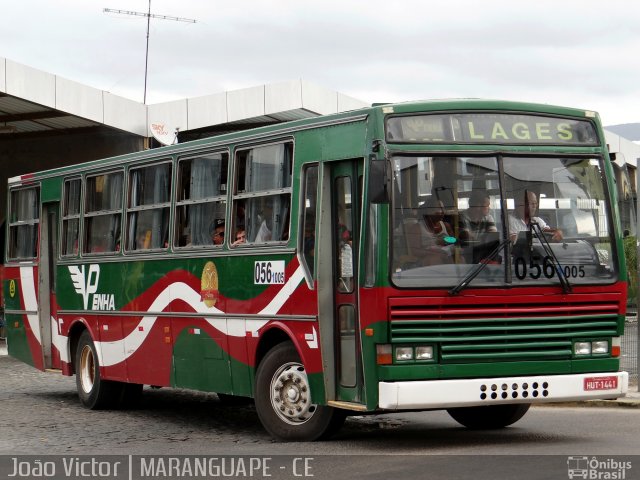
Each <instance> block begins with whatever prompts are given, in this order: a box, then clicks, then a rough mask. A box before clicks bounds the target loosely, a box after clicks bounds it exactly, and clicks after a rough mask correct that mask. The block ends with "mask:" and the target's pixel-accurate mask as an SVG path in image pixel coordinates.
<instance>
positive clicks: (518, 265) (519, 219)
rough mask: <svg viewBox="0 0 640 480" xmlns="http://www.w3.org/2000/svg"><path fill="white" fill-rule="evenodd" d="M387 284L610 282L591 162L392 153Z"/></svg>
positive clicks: (607, 227) (608, 236)
mask: <svg viewBox="0 0 640 480" xmlns="http://www.w3.org/2000/svg"><path fill="white" fill-rule="evenodd" d="M392 165H393V199H392V207H393V208H392V227H391V228H392V235H391V236H392V242H391V243H392V249H391V258H392V263H391V279H392V282H393V283H394V284H395V285H396V286H398V287H407V288H420V287H432V288H434V287H440V288H450V287H452V286H455V285H458V284H459V283H460V282H461V281H463V280H464V279H465V278H467V277H468V276H469V275H470V273H471V272H472V271H474V270H475V269H476V268H477V266H478V265H479V264H485V265H484V267H483V268H481V269H478V270H480V272H479V273H478V274H477V276H475V277H474V279H473V282H472V285H471V286H472V287H483V286H484V287H489V286H490V287H500V286H504V285H506V284H511V285H516V286H518V285H523V286H524V285H527V286H538V285H539V286H550V285H560V284H562V283H567V282H568V284H570V285H587V284H602V283H610V282H611V281H613V280H614V278H615V273H616V272H615V267H614V265H615V262H614V252H615V250H614V247H613V236H612V233H613V232H612V225H611V223H612V222H611V216H610V205H609V202H608V200H607V192H606V186H605V182H604V174H603V166H602V159H601V158H593V157H575V156H567V157H559V156H515V155H514V156H482V157H480V156H478V157H451V156H415V155H395V156H393V157H392Z"/></svg>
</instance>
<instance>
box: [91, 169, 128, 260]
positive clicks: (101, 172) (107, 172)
mask: <svg viewBox="0 0 640 480" xmlns="http://www.w3.org/2000/svg"><path fill="white" fill-rule="evenodd" d="M115 173H120V174H121V175H122V185H121V187H120V188H121V189H122V195H121V202H120V209H119V210H117V209H112V210H95V211H91V212H88V208H87V202H88V201H89V196H88V182H89V179H90V178H94V177H99V176H102V175H111V174H115ZM125 173H126V172H125V168H124V167H120V168H110V169H106V170H98V171H96V172H94V173H90V174H86V175H85V176H84V188H83V189H82V193H83V194H84V198H83V201H82V239H81V242H80V243H81V245H82V248H81V249H79V252H80V256H81V257H104V256H111V255H119V254H120V252H122V233H123V221H124V195H125V193H126V190H125V188H126V175H125ZM118 213H120V251H118V250H117V249H116V250H110V251H106V252H85V251H84V248H85V245H86V243H87V238H86V236H85V235H86V231H87V229H86V221H87V219H88V218H95V217H99V216H106V215H117V214H118ZM116 244H117V243H116Z"/></svg>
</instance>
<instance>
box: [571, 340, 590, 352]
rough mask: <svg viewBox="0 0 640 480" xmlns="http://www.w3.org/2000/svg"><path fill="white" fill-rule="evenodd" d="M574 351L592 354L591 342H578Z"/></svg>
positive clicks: (574, 346) (574, 345)
mask: <svg viewBox="0 0 640 480" xmlns="http://www.w3.org/2000/svg"><path fill="white" fill-rule="evenodd" d="M573 351H574V352H575V354H576V355H591V342H576V343H574V344H573Z"/></svg>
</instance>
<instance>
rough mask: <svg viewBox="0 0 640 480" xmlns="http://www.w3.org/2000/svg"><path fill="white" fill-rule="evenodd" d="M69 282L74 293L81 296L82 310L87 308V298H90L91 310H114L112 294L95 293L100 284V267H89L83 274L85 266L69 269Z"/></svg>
mask: <svg viewBox="0 0 640 480" xmlns="http://www.w3.org/2000/svg"><path fill="white" fill-rule="evenodd" d="M69 273H70V274H71V281H72V282H73V288H75V290H76V293H77V294H79V295H82V301H83V304H84V309H85V310H87V309H88V308H89V296H90V295H91V296H92V297H91V298H92V303H91V310H115V309H116V307H115V298H114V295H113V294H112V293H97V291H98V283H99V282H100V265H95V264H92V265H89V268H88V271H87V272H86V273H85V265H81V266H77V265H72V266H70V267H69Z"/></svg>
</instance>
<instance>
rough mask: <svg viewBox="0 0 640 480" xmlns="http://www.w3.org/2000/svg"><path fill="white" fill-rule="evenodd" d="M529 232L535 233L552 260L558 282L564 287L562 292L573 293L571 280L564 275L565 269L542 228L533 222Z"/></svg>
mask: <svg viewBox="0 0 640 480" xmlns="http://www.w3.org/2000/svg"><path fill="white" fill-rule="evenodd" d="M529 230H530V231H531V232H533V234H534V235H535V236H536V238H537V239H538V240H540V245H542V248H544V252H545V253H546V254H547V257H548V258H549V260H551V263H552V264H553V268H554V269H555V271H556V274H557V275H558V281H559V282H560V285H562V291H563V292H564V293H569V292H571V290H572V288H571V283H569V279H568V278H567V277H566V275H565V274H564V268H562V264H561V263H560V261H559V260H558V257H556V254H555V253H554V252H553V249H552V248H551V245H549V241H548V240H547V237H545V236H544V233H543V232H542V228H540V225H538V222H531V225H530V226H529Z"/></svg>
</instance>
